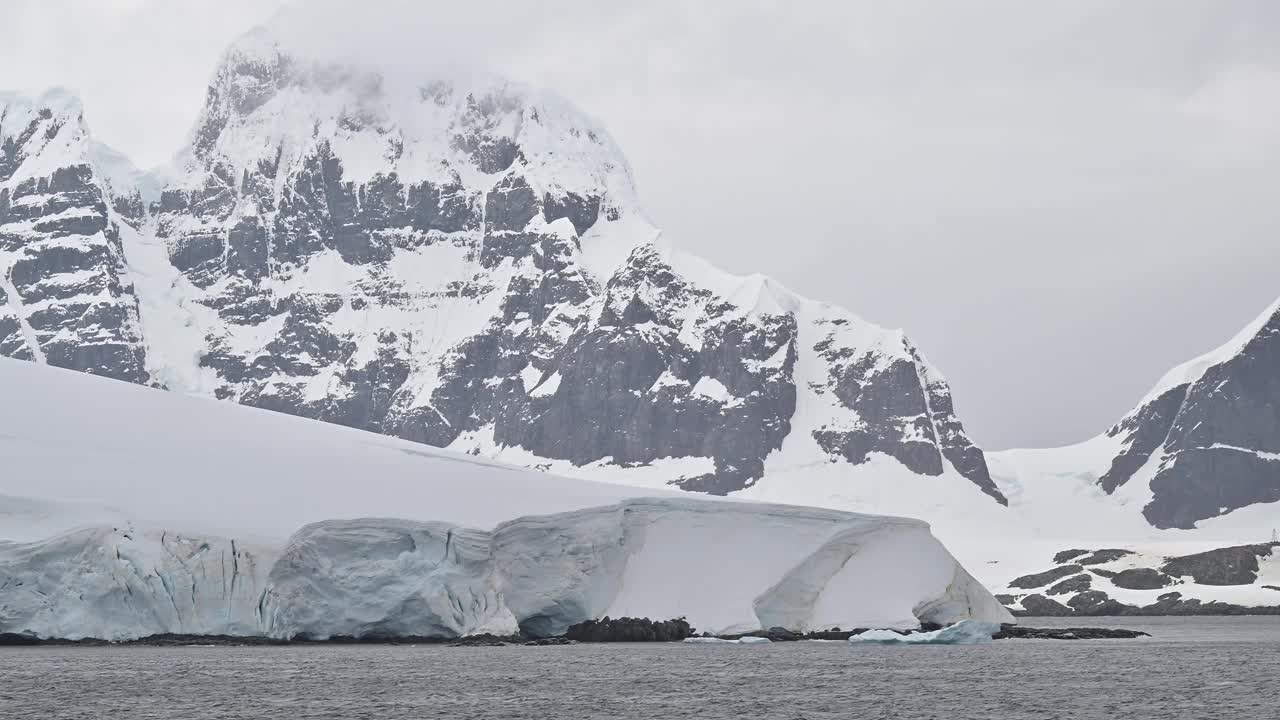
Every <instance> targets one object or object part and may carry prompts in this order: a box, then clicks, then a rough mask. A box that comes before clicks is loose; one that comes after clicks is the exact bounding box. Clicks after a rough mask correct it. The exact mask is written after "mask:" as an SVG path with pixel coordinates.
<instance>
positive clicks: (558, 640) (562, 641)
mask: <svg viewBox="0 0 1280 720" xmlns="http://www.w3.org/2000/svg"><path fill="white" fill-rule="evenodd" d="M574 642H576V641H574V640H570V639H569V638H564V637H549V638H537V639H535V640H530V641H528V642H526V643H525V645H529V646H531V647H532V646H541V645H572V644H574Z"/></svg>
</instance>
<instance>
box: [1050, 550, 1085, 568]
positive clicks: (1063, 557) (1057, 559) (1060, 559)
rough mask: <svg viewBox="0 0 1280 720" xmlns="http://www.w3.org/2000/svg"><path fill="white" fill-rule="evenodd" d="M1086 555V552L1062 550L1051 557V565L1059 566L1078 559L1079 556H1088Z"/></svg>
mask: <svg viewBox="0 0 1280 720" xmlns="http://www.w3.org/2000/svg"><path fill="white" fill-rule="evenodd" d="M1088 554H1089V551H1088V550H1063V551H1062V552H1060V553H1058V554H1057V555H1054V556H1053V564H1054V565H1061V564H1062V563H1064V562H1068V561H1070V560H1074V559H1075V558H1078V557H1080V556H1081V555H1088Z"/></svg>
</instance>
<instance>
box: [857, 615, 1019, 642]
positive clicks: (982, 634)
mask: <svg viewBox="0 0 1280 720" xmlns="http://www.w3.org/2000/svg"><path fill="white" fill-rule="evenodd" d="M998 632H1000V626H999V625H997V624H996V623H991V622H983V621H981V620H962V621H960V622H958V623H956V624H955V625H951V626H949V627H945V628H942V629H941V630H935V631H933V632H925V633H912V634H911V635H899V634H898V633H896V632H894V631H892V630H868V631H866V632H863V633H859V634H857V635H854V636H853V637H851V638H849V642H850V643H853V644H854V645H988V644H990V643H991V636H992V635H995V634H996V633H998Z"/></svg>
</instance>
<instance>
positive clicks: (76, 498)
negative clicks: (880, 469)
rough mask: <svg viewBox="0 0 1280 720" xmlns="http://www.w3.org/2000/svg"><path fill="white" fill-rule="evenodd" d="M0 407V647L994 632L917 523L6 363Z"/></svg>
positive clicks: (978, 601)
mask: <svg viewBox="0 0 1280 720" xmlns="http://www.w3.org/2000/svg"><path fill="white" fill-rule="evenodd" d="M0 397H3V398H4V403H5V404H4V407H5V412H4V413H0V457H3V459H4V460H3V462H4V472H3V473H0V633H9V632H13V633H34V634H37V635H39V636H42V637H62V638H79V637H86V636H87V637H100V638H106V639H128V638H136V637H141V636H147V635H153V634H159V633H186V634H233V635H268V636H273V637H296V636H298V635H307V636H309V637H313V638H324V637H330V636H333V635H346V636H357V637H358V636H366V635H382V636H388V635H391V636H406V635H415V636H433V637H456V636H458V635H467V634H475V633H481V632H501V633H512V632H515V631H516V630H517V629H522V630H524V631H526V632H529V633H532V634H535V635H537V634H554V633H561V632H563V631H564V630H565V628H566V627H567V626H568V625H570V624H573V623H578V622H582V621H585V620H588V619H599V618H600V617H602V616H604V615H611V616H613V617H618V616H621V615H630V616H638V617H639V616H644V617H653V618H660V619H666V618H676V617H681V616H684V617H687V618H688V619H689V621H690V622H692V623H694V624H695V625H696V626H697V627H699V628H700V629H702V630H707V631H712V632H746V631H751V630H757V629H767V628H771V627H775V626H781V627H787V628H792V629H795V630H805V629H825V628H830V627H833V626H840V627H846V628H850V627H867V626H872V627H881V626H887V627H904V626H906V627H915V626H916V625H918V624H919V622H922V621H923V622H940V623H949V622H955V621H959V620H962V619H966V618H976V619H980V620H986V621H995V622H1000V621H1007V620H1009V619H1011V618H1010V617H1009V615H1008V613H1007V612H1006V611H1005V610H1004V609H1003V608H1001V607H1000V605H999V604H998V603H997V602H996V601H995V599H994V598H993V597H992V596H991V594H990V593H989V592H987V591H986V590H985V589H984V588H983V587H982V586H981V585H980V584H979V583H978V582H976V581H975V580H974V579H973V578H972V577H971V576H970V575H969V574H968V573H967V572H966V571H965V570H964V569H963V568H962V567H961V566H960V565H959V564H958V563H957V562H956V560H955V559H954V558H952V556H951V555H950V554H949V553H948V552H947V550H946V549H945V548H944V547H943V546H942V544H941V543H939V542H938V540H937V539H935V538H934V537H933V536H932V535H931V533H930V532H929V528H928V526H927V525H926V524H924V523H922V522H920V521H917V520H908V519H903V518H888V517H878V516H870V515H858V514H853V513H844V512H837V511H832V510H821V509H814V508H801V507H792V506H778V505H769V504H765V503H748V502H728V501H723V500H711V499H703V498H701V497H699V496H695V495H690V494H681V493H676V492H666V493H662V492H659V493H653V492H652V491H648V490H638V489H636V488H628V487H625V486H622V485H613V484H604V483H594V482H589V481H584V480H574V479H570V478H562V477H557V476H555V475H551V474H547V473H535V472H530V471H528V470H524V469H518V468H512V467H510V466H505V465H499V464H496V463H491V462H488V461H484V460H481V459H477V458H473V457H469V456H466V455H462V454H459V453H454V452H451V451H448V450H438V449H434V448H428V447H424V446H422V445H421V444H417V443H412V442H409V441H405V440H401V439H398V438H389V437H385V436H379V435H375V434H371V433H367V432H363V431H359V430H353V429H350V428H344V427H339V426H336V425H326V424H324V423H317V422H313V421H309V420H304V419H300V418H296V417H289V416H287V415H284V414H280V413H273V412H267V411H262V410H257V409H253V408H246V407H240V406H236V405H233V404H230V403H219V402H214V401H211V400H205V399H200V398H192V397H185V396H182V395H180V394H177V393H165V392H161V391H159V390H155V389H151V388H144V387H137V386H132V385H128V384H125V383H118V382H110V381H108V380H104V379H102V378H94V377H89V376H87V375H84V374H78V373H73V372H67V371H64V370H58V369H55V368H50V367H40V366H37V365H34V364H31V363H22V362H17V361H14V360H9V359H0ZM31 496H35V497H31ZM646 496H648V497H646ZM334 518H348V519H341V520H338V519H334ZM371 518H372V519H371ZM379 518H381V519H379ZM391 518H404V519H391Z"/></svg>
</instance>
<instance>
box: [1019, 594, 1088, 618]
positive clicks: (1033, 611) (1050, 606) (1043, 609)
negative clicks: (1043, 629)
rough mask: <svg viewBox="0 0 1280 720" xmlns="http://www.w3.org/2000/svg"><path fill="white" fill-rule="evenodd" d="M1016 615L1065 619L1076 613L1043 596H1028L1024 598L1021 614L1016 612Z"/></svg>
mask: <svg viewBox="0 0 1280 720" xmlns="http://www.w3.org/2000/svg"><path fill="white" fill-rule="evenodd" d="M1015 614H1026V615H1031V616H1035V617H1063V616H1066V615H1072V614H1074V611H1073V610H1072V609H1071V608H1069V607H1067V606H1066V605H1063V604H1062V603H1060V602H1058V601H1057V600H1050V599H1049V598H1047V597H1045V596H1043V595H1028V596H1027V597H1024V598H1022V611H1021V613H1018V612H1015Z"/></svg>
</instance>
